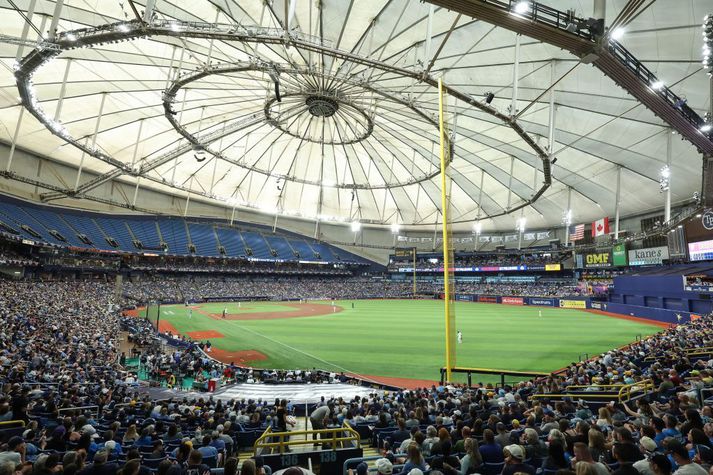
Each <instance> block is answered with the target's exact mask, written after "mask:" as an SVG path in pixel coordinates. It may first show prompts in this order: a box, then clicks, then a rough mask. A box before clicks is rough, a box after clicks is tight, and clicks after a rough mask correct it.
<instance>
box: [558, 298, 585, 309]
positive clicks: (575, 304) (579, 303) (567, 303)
mask: <svg viewBox="0 0 713 475" xmlns="http://www.w3.org/2000/svg"><path fill="white" fill-rule="evenodd" d="M560 307H562V308H587V301H586V300H564V299H560Z"/></svg>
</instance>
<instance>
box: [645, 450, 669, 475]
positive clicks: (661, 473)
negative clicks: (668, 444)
mask: <svg viewBox="0 0 713 475" xmlns="http://www.w3.org/2000/svg"><path fill="white" fill-rule="evenodd" d="M649 468H650V469H651V472H652V473H653V474H654V475H671V461H670V460H669V459H668V457H667V456H665V455H663V454H656V455H654V456H652V457H651V459H650V460H649Z"/></svg>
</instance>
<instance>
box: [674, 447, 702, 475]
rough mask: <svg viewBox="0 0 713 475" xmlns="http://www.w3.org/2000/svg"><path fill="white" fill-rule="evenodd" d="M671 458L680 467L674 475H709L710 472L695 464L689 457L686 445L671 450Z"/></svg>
mask: <svg viewBox="0 0 713 475" xmlns="http://www.w3.org/2000/svg"><path fill="white" fill-rule="evenodd" d="M670 451H671V456H672V457H673V461H674V462H676V465H678V470H676V471H675V472H673V475H707V474H708V471H707V470H706V469H705V468H703V467H701V466H700V465H698V464H697V463H695V462H693V461H692V460H691V458H690V457H689V456H688V449H686V447H685V446H684V445H676V446H675V447H673V448H671V450H670Z"/></svg>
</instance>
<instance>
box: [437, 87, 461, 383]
mask: <svg viewBox="0 0 713 475" xmlns="http://www.w3.org/2000/svg"><path fill="white" fill-rule="evenodd" d="M446 99H447V96H446V93H445V89H444V87H443V81H442V80H441V79H439V80H438V122H439V129H440V158H441V221H442V222H441V227H442V244H443V302H444V319H445V334H446V338H445V343H446V345H445V346H446V347H445V356H446V364H445V367H446V381H451V369H452V368H454V367H455V366H456V332H457V329H456V310H455V279H454V259H453V245H452V244H453V236H452V233H451V221H450V212H451V179H450V176H449V173H448V171H449V165H450V163H451V158H452V153H453V142H452V136H451V130H450V128H449V126H448V121H447V110H446Z"/></svg>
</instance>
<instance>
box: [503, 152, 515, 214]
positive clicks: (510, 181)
mask: <svg viewBox="0 0 713 475" xmlns="http://www.w3.org/2000/svg"><path fill="white" fill-rule="evenodd" d="M514 166H515V157H510V178H509V179H508V204H507V206H506V207H505V209H506V210H509V209H510V203H511V199H512V172H513V167H514Z"/></svg>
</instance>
